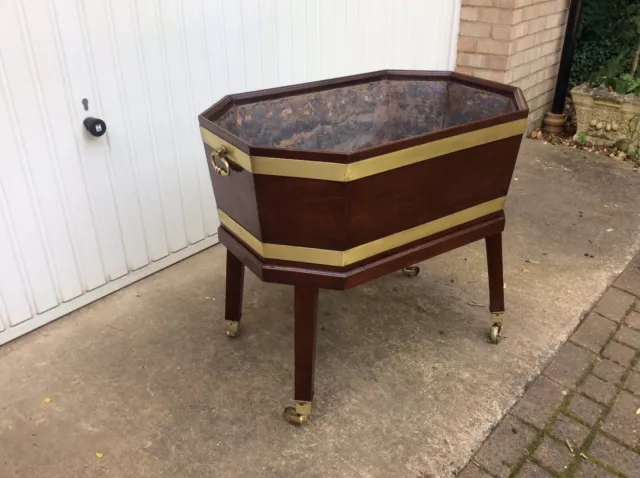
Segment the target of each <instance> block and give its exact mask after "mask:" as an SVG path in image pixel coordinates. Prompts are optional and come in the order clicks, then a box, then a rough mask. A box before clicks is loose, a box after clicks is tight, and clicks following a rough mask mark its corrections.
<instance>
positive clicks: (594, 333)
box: [571, 313, 616, 353]
mask: <svg viewBox="0 0 640 478" xmlns="http://www.w3.org/2000/svg"><path fill="white" fill-rule="evenodd" d="M615 330H616V324H615V323H614V322H611V321H610V320H608V319H605V318H604V317H601V316H599V315H597V314H593V313H591V314H589V315H588V316H587V318H586V319H584V321H583V322H582V324H580V327H578V330H576V331H575V332H574V334H573V335H572V336H571V341H572V342H575V343H576V344H579V345H582V346H584V347H587V348H588V349H589V350H591V351H593V352H595V353H599V352H600V349H601V348H602V346H603V345H604V344H605V342H606V341H607V339H608V338H609V337H610V336H611V335H612V334H613V333H614V332H615Z"/></svg>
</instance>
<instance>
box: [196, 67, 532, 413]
mask: <svg viewBox="0 0 640 478" xmlns="http://www.w3.org/2000/svg"><path fill="white" fill-rule="evenodd" d="M382 79H389V80H420V79H424V80H431V81H434V80H436V81H437V80H442V81H447V82H450V84H453V83H455V84H460V85H465V86H469V87H471V88H476V89H479V90H485V91H488V92H490V93H489V94H487V95H484V96H482V98H483V99H482V100H481V101H479V103H478V104H479V109H478V110H475V111H474V110H473V108H472V106H473V105H474V101H473V100H468V98H469V97H470V96H469V95H471V96H473V95H475V94H476V93H475V92H474V91H471V90H469V89H468V88H460V87H456V88H455V91H452V90H451V88H448V89H447V90H446V94H447V101H448V103H447V105H449V106H446V107H445V109H446V108H450V109H449V110H447V111H446V112H448V113H451V114H450V115H448V116H447V114H448V113H447V114H445V115H444V116H443V119H442V122H441V123H439V124H440V125H442V126H443V128H442V129H440V130H436V131H432V132H429V133H426V134H418V133H421V132H423V131H429V130H430V128H431V126H432V125H431V123H428V122H426V121H424V122H415V115H417V116H418V120H422V119H423V118H440V116H439V115H440V114H442V108H441V107H440V103H437V104H436V106H437V109H436V110H435V111H436V113H437V114H434V115H432V116H429V115H427V114H426V112H428V111H431V110H427V109H425V110H424V111H423V110H421V109H416V108H415V105H414V103H411V102H409V100H410V99H411V96H410V95H408V96H407V97H408V99H409V100H408V101H404V98H403V97H402V94H401V95H400V100H399V101H397V102H396V103H397V105H396V106H397V108H399V109H400V108H405V109H404V110H400V111H408V110H410V111H411V112H412V114H414V117H410V116H403V117H401V120H400V122H399V123H396V124H401V125H403V126H402V127H404V128H406V129H404V130H399V131H400V133H406V135H407V136H409V137H406V138H404V139H401V140H398V141H389V142H387V143H384V142H381V143H380V144H379V145H378V146H373V147H368V148H362V149H359V150H358V149H357V146H358V145H375V144H377V143H376V141H374V140H370V139H369V138H370V137H372V138H374V139H375V140H380V141H384V140H385V139H387V138H400V137H402V134H399V135H397V136H394V135H387V134H386V132H384V133H385V134H382V135H377V136H376V135H373V134H372V135H371V136H367V133H368V132H369V131H368V128H369V125H368V123H366V121H369V119H368V118H369V116H364V118H365V120H364V121H365V122H364V124H365V127H364V128H362V125H363V122H360V123H357V124H356V126H358V128H360V129H351V130H349V129H347V130H346V131H347V135H346V138H347V140H346V141H347V142H346V143H344V142H343V143H340V142H339V141H342V139H341V138H343V137H344V136H340V135H339V134H336V135H335V136H331V134H332V133H333V132H334V130H322V131H324V133H323V134H325V136H324V137H323V138H319V137H314V136H309V137H310V138H312V142H307V143H304V142H293V143H292V142H289V141H290V137H289V136H287V135H284V134H282V135H280V136H278V134H280V133H281V132H282V131H284V132H286V133H287V134H290V132H291V131H293V133H291V134H294V135H295V134H298V132H299V131H303V132H305V134H306V131H307V130H305V129H304V128H300V129H296V128H297V124H294V127H290V126H289V124H287V123H286V122H285V125H284V127H283V128H281V129H279V128H280V126H281V125H280V124H279V123H276V124H275V128H274V129H273V131H274V135H272V134H271V130H269V129H265V126H264V124H263V123H262V118H269V117H270V116H268V115H269V113H270V112H271V110H270V108H271V106H270V105H267V106H265V105H262V108H263V112H262V113H261V114H263V116H259V115H258V116H256V115H254V116H253V119H252V118H251V113H253V112H252V111H251V112H250V114H247V111H248V109H245V111H244V112H242V111H240V112H239V110H238V109H236V110H234V111H230V109H231V108H235V107H236V106H237V105H242V104H247V103H253V102H259V101H266V100H271V99H276V98H284V97H287V96H292V95H298V94H301V93H310V92H317V91H321V90H325V89H329V88H333V87H337V86H340V87H342V86H348V85H358V84H363V83H368V82H373V81H378V80H382ZM401 86H402V88H401V89H400V90H399V91H401V92H402V91H405V90H407V91H409V89H410V88H411V87H412V86H411V85H409V84H407V83H403V84H402V85H401ZM368 88H373V87H372V86H371V85H366V87H365V88H359V89H357V91H366V92H368V91H369V89H368ZM442 90H443V89H442V87H441V86H440V85H438V90H437V91H442ZM376 91H379V90H376ZM412 91H414V92H415V91H417V92H418V93H419V94H418V97H419V99H422V98H431V96H429V95H427V94H423V93H422V92H423V90H422V89H415V87H414V89H413V90H412ZM429 91H431V90H429ZM469 91H471V92H470V93H469ZM347 93H348V94H352V93H353V91H348V92H347ZM353 94H354V95H355V97H356V98H360V99H361V98H363V97H364V95H362V94H360V93H358V92H356V93H353ZM367 94H368V93H367ZM492 94H494V95H495V94H498V95H502V97H498V98H497V99H496V98H495V97H493V98H491V95H492ZM358 95H360V96H358ZM343 98H346V99H345V100H344V103H340V104H347V105H349V107H351V108H354V109H355V108H358V105H359V103H357V102H356V103H354V104H353V105H352V104H351V102H350V98H351V97H344V96H343ZM366 98H367V100H368V99H369V98H374V101H380V100H379V98H383V99H384V96H382V94H381V95H380V96H373V97H371V96H368V97H366ZM505 98H507V99H506V100H505ZM396 99H397V98H396ZM296 101H299V99H298V100H296ZM305 101H306V100H305ZM305 101H302V102H300V101H299V103H297V104H301V105H302V106H299V107H296V108H297V110H296V108H294V110H296V111H322V112H323V113H321V114H324V115H325V116H321V114H320V113H319V117H320V118H326V117H329V116H331V117H332V118H335V116H332V115H334V110H328V109H327V108H328V106H327V105H330V104H335V103H330V102H329V101H325V102H324V103H323V102H319V103H315V104H316V105H319V106H318V107H317V109H316V110H313V108H311V107H310V109H308V110H307V104H306V103H305ZM322 101H324V100H322ZM385 101H386V100H385ZM492 102H493V103H492ZM380 104H382V105H385V103H384V101H382V103H375V108H378V107H380V106H379V105H380ZM419 104H422V103H419ZM512 105H513V108H512ZM283 108H285V107H283ZM286 108H288V107H286ZM380 108H381V109H382V110H384V107H380ZM364 109H365V110H366V108H364ZM512 109H513V110H515V111H513V112H508V111H512ZM366 111H368V113H367V114H372V113H371V111H370V110H366ZM478 111H479V113H478ZM503 111H504V112H505V113H504V114H500V113H501V112H503ZM236 113H237V114H238V115H237V116H236ZM240 113H242V114H240ZM328 113H331V115H329V114H328ZM343 113H344V111H343V110H340V114H343ZM359 113H360V112H359V110H358V111H355V116H358V115H359ZM223 114H227V116H226V118H225V119H224V122H222V123H220V124H224V125H226V126H227V127H228V128H229V130H233V131H234V132H237V134H239V135H241V136H243V137H244V138H256V137H257V138H261V139H260V141H262V143H261V144H267V145H271V144H276V145H281V146H282V145H284V146H287V145H291V144H296V145H303V146H305V147H309V150H299V149H298V150H296V149H288V148H285V147H283V148H276V147H266V146H265V147H254V146H251V145H249V144H247V142H245V141H243V140H241V139H240V138H238V137H237V136H235V135H234V134H232V133H230V132H229V131H227V130H226V129H224V128H222V127H221V126H220V125H219V124H216V123H214V121H217V120H218V119H220V117H221V115H223ZM287 114H288V113H287ZM305 114H306V113H305ZM349 115H351V112H348V113H345V116H344V117H343V116H340V117H339V118H340V120H339V122H340V125H351V123H350V121H352V118H353V117H354V116H353V115H351V116H349ZM527 115H528V109H527V105H526V101H525V100H524V96H523V95H522V92H521V91H520V90H519V89H517V88H514V87H510V86H506V85H500V84H498V83H494V82H490V81H487V80H482V79H479V78H471V77H467V76H465V75H460V74H458V73H450V72H415V71H411V72H407V71H394V70H383V71H378V72H372V73H366V74H362V75H355V76H351V77H346V78H337V79H332V80H325V81H320V82H315V83H309V84H304V85H295V86H291V87H284V88H276V89H272V90H264V91H260V92H250V93H244V94H240V95H231V96H229V97H226V98H224V99H223V100H221V101H220V102H218V103H217V104H216V105H214V106H213V107H212V108H210V109H208V110H207V111H206V112H204V113H203V114H202V115H200V117H199V121H200V124H201V125H202V126H203V127H204V128H206V129H207V130H209V131H211V132H213V133H214V134H216V135H218V136H220V137H221V138H222V139H223V140H224V141H227V142H228V143H230V144H232V145H234V146H235V147H237V148H238V149H239V150H241V151H243V152H245V153H246V154H249V155H251V156H266V157H275V158H284V159H291V160H310V161H324V162H334V163H342V164H350V163H353V162H356V161H361V160H364V159H367V158H371V157H375V156H379V155H382V154H387V153H391V152H394V151H400V150H403V149H406V148H409V147H413V146H418V145H422V144H425V143H429V142H432V141H437V140H440V139H444V138H450V137H454V136H457V135H460V134H464V133H468V132H473V131H478V130H481V129H483V128H488V127H491V126H497V125H502V124H505V123H508V122H512V121H516V120H520V119H524V118H526V117H527ZM483 117H485V119H481V120H479V121H471V122H469V123H466V124H459V123H460V121H461V120H463V121H464V120H468V119H474V118H483ZM343 118H347V119H343ZM378 118H380V117H378ZM384 118H386V117H383V119H384ZM396 118H397V117H396ZM312 119H315V118H312ZM276 120H277V121H281V120H282V118H281V117H279V116H276V117H274V121H276ZM385 120H386V119H385ZM251 121H253V122H252V123H250V122H251ZM282 121H284V120H282ZM371 121H372V122H373V120H371ZM374 123H375V122H373V123H372V124H374ZM380 124H383V127H388V126H387V125H386V124H385V123H377V125H378V126H380ZM448 124H457V126H453V127H450V128H446V125H448ZM238 125H244V127H245V129H243V130H240V129H239V128H236V126H238ZM303 125H306V126H305V127H309V126H310V127H309V128H308V129H309V130H313V131H314V133H313V134H316V133H315V132H316V130H315V129H314V128H313V127H314V124H311V125H309V123H308V122H307V123H303ZM415 125H417V126H418V127H419V128H421V129H417V128H416V127H415ZM248 126H250V128H248V129H247V127H248ZM322 126H323V127H324V125H322ZM332 127H333V126H332ZM287 128H289V129H287ZM363 131H364V133H363V134H361V133H362V132H363ZM376 131H377V130H376ZM390 131H391V133H394V132H395V130H390ZM412 133H415V136H412V137H411V136H410V135H411V134H412ZM350 135H351V136H350ZM353 137H356V138H357V139H362V138H364V139H362V141H361V142H349V141H351V140H352V138H353ZM326 138H329V139H332V140H333V139H336V141H334V142H333V143H331V142H329V143H327V142H322V141H325V139H326ZM338 140H339V141H338ZM296 141H297V139H296ZM314 141H315V142H314ZM520 142H521V136H513V137H511V138H506V139H502V140H498V141H494V142H492V143H488V144H485V145H480V146H476V147H474V148H470V149H466V150H464V151H460V152H455V153H450V154H447V155H443V156H440V157H436V158H432V159H429V160H428V161H423V162H421V163H416V164H413V165H409V166H404V167H401V168H398V169H395V170H390V171H386V172H382V173H379V174H376V175H373V176H368V177H365V178H361V179H359V180H356V181H350V182H338V181H324V180H313V179H302V178H291V177H282V176H270V175H259V174H251V173H248V172H247V171H244V170H242V168H240V167H239V166H238V165H237V164H235V163H234V164H233V165H232V166H233V167H234V171H233V172H232V173H231V175H230V176H228V177H221V176H219V175H218V174H216V173H215V172H214V171H213V168H212V167H211V165H210V164H209V172H210V175H211V181H212V183H213V186H214V191H215V195H216V201H217V204H218V206H219V207H220V209H221V210H223V211H224V212H225V213H226V214H227V215H229V216H230V217H231V218H232V219H234V220H235V221H236V222H238V223H239V224H240V225H241V226H243V227H244V228H245V229H246V230H247V231H248V232H249V233H251V234H252V235H253V236H254V237H256V238H257V239H258V240H260V241H262V242H264V243H271V244H282V245H290V246H298V247H310V248H318V249H328V250H338V251H345V250H348V249H351V248H354V247H357V246H360V245H362V244H367V243H369V242H371V241H375V240H377V239H381V238H384V237H388V236H391V235H393V234H396V233H399V232H402V231H405V230H408V229H411V228H413V227H416V226H419V225H421V224H425V223H428V222H431V221H433V220H436V219H439V218H442V217H446V216H449V215H451V214H454V213H456V212H458V211H461V210H465V209H468V208H470V207H473V206H476V205H479V204H482V203H485V202H488V201H490V200H493V199H497V198H501V197H504V196H506V195H507V192H508V189H509V185H510V182H511V176H512V174H513V169H514V165H515V161H516V157H517V155H518V151H519V148H520ZM316 144H318V145H320V146H321V147H325V148H327V149H330V148H332V147H333V146H334V145H335V144H338V145H340V147H345V148H346V146H345V145H347V146H349V147H353V149H355V150H354V151H352V152H349V153H339V152H330V151H315V150H312V149H313V147H314V146H315V145H316ZM327 145H328V146H327ZM320 146H319V147H320ZM338 150H339V149H338ZM345 150H348V149H345ZM205 151H206V154H207V160H208V159H209V154H210V153H211V149H210V148H209V147H208V146H207V147H205ZM231 159H233V158H231ZM504 226H505V216H504V212H502V211H499V212H494V213H491V214H488V215H485V216H484V217H481V218H477V219H475V220H472V221H468V222H466V223H464V224H461V225H458V226H455V227H451V228H450V229H448V230H446V231H442V232H439V233H436V234H433V235H431V236H429V237H425V238H422V239H420V240H417V241H415V242H412V243H410V244H405V245H403V246H400V247H397V248H395V249H392V250H389V251H385V252H383V253H380V254H377V255H375V256H373V257H369V258H366V259H364V260H362V261H360V262H358V263H355V264H350V265H348V266H346V267H336V266H327V265H316V264H310V263H301V262H292V261H282V260H274V259H265V258H263V257H260V256H258V255H257V254H256V253H255V252H254V251H253V250H252V249H251V248H250V247H248V245H247V244H245V243H244V242H243V241H242V240H241V239H239V238H238V237H237V236H235V235H234V234H233V233H232V232H230V231H229V230H228V229H226V227H225V226H224V225H223V226H221V227H220V228H219V236H218V237H219V239H220V241H221V242H222V244H224V245H225V246H226V247H227V250H228V252H227V291H226V303H225V314H226V319H227V320H233V321H239V320H240V318H241V314H242V290H243V282H244V268H245V266H246V267H248V268H249V269H250V270H251V271H252V272H254V273H255V274H256V275H257V276H258V278H260V279H261V280H263V281H265V282H275V283H282V284H291V285H294V324H295V330H294V340H295V345H294V359H295V400H296V401H302V402H311V401H312V399H313V394H314V361H315V349H316V337H317V305H318V292H319V289H321V288H324V289H349V288H352V287H355V286H358V285H361V284H364V283H366V282H369V281H371V280H374V279H377V278H379V277H382V276H384V275H387V274H390V273H393V272H397V271H399V270H400V269H402V268H404V267H407V266H411V265H414V264H416V263H419V262H422V261H424V260H426V259H429V258H431V257H434V256H437V255H439V254H443V253H445V252H448V251H451V250H453V249H456V248H459V247H462V246H465V245H467V244H469V243H472V242H475V241H478V240H481V239H485V241H486V250H487V263H488V271H489V292H490V310H491V312H494V313H498V312H500V313H501V312H503V311H504V289H503V265H502V231H503V230H504ZM305 410H306V409H305ZM298 413H300V412H298ZM301 415H304V414H301ZM298 418H300V419H301V420H302V419H306V416H300V415H298ZM302 421H304V420H302ZM298 423H299V422H298Z"/></svg>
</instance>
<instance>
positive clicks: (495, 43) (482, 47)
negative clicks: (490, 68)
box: [478, 38, 510, 55]
mask: <svg viewBox="0 0 640 478" xmlns="http://www.w3.org/2000/svg"><path fill="white" fill-rule="evenodd" d="M478 51H479V52H480V53H488V54H491V55H508V54H509V53H510V51H509V43H507V42H504V41H499V40H494V39H492V38H480V39H478Z"/></svg>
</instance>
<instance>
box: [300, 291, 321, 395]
mask: <svg viewBox="0 0 640 478" xmlns="http://www.w3.org/2000/svg"><path fill="white" fill-rule="evenodd" d="M317 331H318V288H317V287H313V286H308V285H296V286H295V288H294V359H295V391H294V398H295V400H296V401H305V402H310V401H311V400H312V399H313V376H314V371H315V357H316V335H317Z"/></svg>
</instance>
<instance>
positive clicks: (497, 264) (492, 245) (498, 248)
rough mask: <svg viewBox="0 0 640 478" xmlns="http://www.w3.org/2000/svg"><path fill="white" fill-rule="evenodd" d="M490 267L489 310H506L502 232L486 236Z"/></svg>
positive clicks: (488, 264)
mask: <svg viewBox="0 0 640 478" xmlns="http://www.w3.org/2000/svg"><path fill="white" fill-rule="evenodd" d="M486 246H487V266H488V268H489V310H490V311H491V312H504V279H503V276H502V234H501V233H500V234H493V235H491V236H487V238H486Z"/></svg>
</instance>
